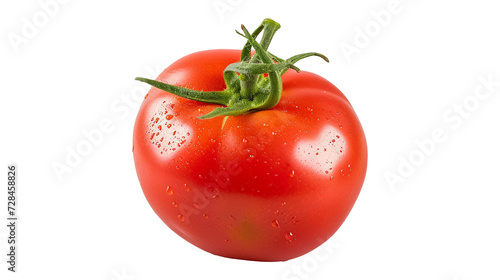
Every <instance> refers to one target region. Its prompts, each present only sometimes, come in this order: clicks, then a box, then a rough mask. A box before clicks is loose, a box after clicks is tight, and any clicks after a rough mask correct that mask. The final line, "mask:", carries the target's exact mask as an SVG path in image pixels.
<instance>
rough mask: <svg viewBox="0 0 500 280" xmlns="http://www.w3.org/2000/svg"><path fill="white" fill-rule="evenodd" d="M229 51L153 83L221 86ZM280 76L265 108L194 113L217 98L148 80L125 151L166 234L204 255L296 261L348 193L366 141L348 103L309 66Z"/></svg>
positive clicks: (342, 212)
mask: <svg viewBox="0 0 500 280" xmlns="http://www.w3.org/2000/svg"><path fill="white" fill-rule="evenodd" d="M240 54H241V50H226V49H219V50H207V51H201V52H197V53H193V54H190V55H187V56H185V57H183V58H181V59H179V60H178V61H176V62H175V63H173V64H172V65H170V66H169V67H168V68H166V69H165V70H164V71H163V73H161V74H160V75H159V77H158V78H157V79H156V81H159V82H163V83H166V84H170V85H174V86H178V87H182V88H189V89H192V90H199V91H205V92H207V91H223V90H225V89H226V83H225V80H224V78H223V75H221V73H223V72H224V70H225V69H226V67H228V65H230V64H232V63H235V62H238V61H239V59H240ZM266 76H267V75H266ZM281 79H282V88H283V89H282V94H281V98H280V100H279V102H278V103H277V104H276V105H275V106H274V107H273V108H271V109H266V110H260V111H256V112H251V113H246V114H242V115H236V116H232V115H227V116H217V117H213V118H207V119H200V118H199V117H200V116H202V115H205V114H208V113H210V112H211V111H213V110H214V109H216V108H218V107H221V106H220V105H216V104H209V103H204V102H200V101H195V100H190V99H186V98H184V97H180V96H176V95H174V94H171V93H169V92H166V91H163V90H161V89H158V88H156V87H153V88H151V90H150V91H149V93H148V94H147V96H146V98H145V99H144V102H143V104H142V106H141V108H140V110H139V113H138V116H137V120H136V123H135V127H134V138H133V154H134V160H135V166H136V170H137V175H138V178H139V181H140V184H141V186H142V189H143V192H144V195H145V197H146V198H147V200H148V202H149V204H150V205H151V207H152V208H153V209H154V211H155V212H156V214H157V215H158V216H159V217H160V218H161V219H162V220H163V222H165V224H167V225H168V227H169V228H170V229H171V230H173V231H174V232H175V233H177V234H178V235H179V236H181V237H182V238H184V239H185V240H187V241H188V242H190V243H192V244H194V245H195V246H197V247H199V248H201V249H203V250H205V251H208V252H210V253H213V254H216V255H220V256H224V257H230V258H238V259H246V260H258V261H283V260H288V259H292V258H295V257H298V256H300V255H303V254H305V253H307V252H309V251H311V250H313V249H314V248H316V247H318V246H319V245H321V244H322V243H323V242H325V241H326V240H327V239H328V238H330V237H331V236H332V235H333V234H334V233H335V231H337V229H338V228H339V227H340V226H341V224H342V223H343V221H344V220H345V219H346V217H347V215H348V214H349V212H350V210H351V208H352V207H353V205H354V203H355V201H356V198H357V197H358V194H359V192H360V190H361V187H362V184H363V181H364V177H365V173H366V167H367V145H366V140H365V136H364V132H363V129H362V127H361V124H360V122H359V120H358V118H357V116H356V114H355V112H354V110H353V108H352V106H351V104H350V103H349V101H348V100H347V99H346V97H345V96H344V95H343V94H342V93H341V92H340V91H339V90H338V89H337V88H336V87H335V86H334V85H333V84H331V83H330V82H329V81H327V80H326V79H324V78H322V77H320V76H318V75H315V74H313V73H309V72H305V71H301V72H300V73H297V72H294V71H292V70H289V71H287V72H286V73H284V74H283V76H282V77H281Z"/></svg>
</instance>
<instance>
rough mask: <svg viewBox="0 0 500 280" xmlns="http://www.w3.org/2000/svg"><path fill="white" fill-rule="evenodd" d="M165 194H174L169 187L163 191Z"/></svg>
mask: <svg viewBox="0 0 500 280" xmlns="http://www.w3.org/2000/svg"><path fill="white" fill-rule="evenodd" d="M165 192H166V193H167V194H168V195H173V194H174V190H173V189H172V188H171V187H170V186H167V189H166V190H165Z"/></svg>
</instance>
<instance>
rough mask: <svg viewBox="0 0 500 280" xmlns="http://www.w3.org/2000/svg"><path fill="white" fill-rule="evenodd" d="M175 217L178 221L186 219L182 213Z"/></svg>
mask: <svg viewBox="0 0 500 280" xmlns="http://www.w3.org/2000/svg"><path fill="white" fill-rule="evenodd" d="M177 219H179V221H181V222H184V221H185V220H186V218H185V217H184V215H179V216H177Z"/></svg>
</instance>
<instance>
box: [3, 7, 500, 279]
mask: <svg viewBox="0 0 500 280" xmlns="http://www.w3.org/2000/svg"><path fill="white" fill-rule="evenodd" d="M40 3H42V4H40ZM43 3H56V5H54V4H52V5H48V6H46V5H43ZM47 7H48V8H47ZM216 7H218V8H216ZM499 8H500V6H499V5H498V2H497V1H493V0H491V1H485V0H481V1H451V0H448V1H430V0H421V1H416V0H414V1H410V0H401V1H391V0H376V1H368V0H363V1H361V0H360V1H312V0H310V1H303V0H302V1H237V0H232V1H230V0H208V1H152V0H145V1H117V0H113V1H96V0H89V1H76V0H74V1H71V0H69V1H65V2H64V3H63V1H62V0H61V1H60V2H54V1H49V0H40V1H34V0H29V1H2V2H1V4H0V23H1V24H0V34H1V37H0V49H1V52H0V77H1V78H0V81H1V83H0V96H1V97H0V131H1V132H0V133H1V138H0V170H3V171H1V173H3V175H2V176H1V178H2V179H1V180H0V181H1V182H3V183H2V184H3V185H4V187H2V188H1V190H2V191H1V192H0V211H1V214H0V216H1V217H6V215H7V213H6V192H7V191H6V180H7V179H6V176H7V174H6V173H7V165H8V164H11V163H16V164H17V165H18V169H19V172H18V177H19V179H18V180H19V181H18V185H19V191H18V200H19V204H18V217H19V221H18V223H19V228H18V229H19V231H18V242H19V245H18V252H17V253H18V267H17V269H18V272H17V273H15V274H14V273H10V272H7V264H6V263H5V262H4V261H2V264H1V265H0V278H1V279H9V280H10V279H106V280H130V279H136V280H146V279H147V280H153V279H241V280H243V279H252V280H254V279H276V280H278V279H342V280H347V279H385V280H390V279H398V280H399V279H427V280H432V279H439V280H447V279H448V280H466V279H470V280H472V279H500V271H499V270H498V264H499V263H500V253H499V252H500V215H499V213H500V203H498V200H499V198H500V190H499V188H500V180H499V179H498V174H499V172H500V162H499V158H500V147H499V143H500V133H499V127H500V126H499V121H500V110H499V105H500V96H499V95H500V86H499V85H498V82H500V64H499V63H500V51H499V50H500V36H499V34H498V28H499V27H500V17H499V14H498V11H499V10H500V9H499ZM387 13H389V14H390V18H389V17H387ZM377 15H379V16H377ZM383 15H385V17H384V16H383ZM265 17H270V18H272V19H274V20H276V21H278V22H279V23H281V25H282V29H281V30H280V31H279V32H278V33H277V35H276V37H275V40H274V42H273V43H272V44H271V47H270V51H271V52H273V53H275V54H277V55H279V56H281V57H288V56H290V55H293V54H297V53H301V52H307V51H317V52H321V53H323V54H325V55H327V56H328V57H329V58H330V61H331V63H329V64H327V63H324V62H323V61H321V60H320V59H317V58H310V59H307V60H304V61H302V62H299V63H298V64H297V66H299V67H300V68H301V69H303V70H308V71H311V72H315V73H318V74H320V75H322V76H324V77H326V78H327V79H328V80H330V81H331V82H332V83H334V84H335V85H336V86H337V87H338V88H340V89H341V90H342V91H343V92H344V94H345V95H346V96H347V97H348V99H349V100H350V101H351V103H352V104H353V106H354V108H355V110H356V112H357V114H358V116H359V118H360V120H361V122H362V124H363V126H364V129H365V132H366V135H367V139H368V146H369V166H368V173H367V177H366V181H365V184H364V187H363V190H362V192H361V195H360V197H359V199H358V201H357V203H356V205H355V207H354V209H353V211H352V212H351V214H350V216H349V217H348V219H347V220H346V222H345V223H344V224H343V226H342V227H341V228H340V230H339V231H338V232H337V233H336V234H335V235H334V237H332V238H331V240H330V241H329V243H328V245H324V246H322V247H320V248H319V249H318V250H316V251H315V252H312V253H310V254H307V255H305V256H303V257H299V258H297V259H294V260H291V261H288V262H278V263H260V262H249V261H241V260H232V259H226V258H221V257H217V256H214V255H211V254H209V253H206V252H204V251H202V250H200V249H198V248H196V247H194V246H192V245H191V244H189V243H187V242H185V241H184V240H182V239H181V238H180V237H178V236H176V235H175V234H174V233H173V232H172V231H170V230H169V229H168V227H167V226H165V225H164V224H163V223H162V222H161V221H160V220H159V219H158V218H157V217H156V215H155V214H154V212H153V211H152V209H151V208H150V207H149V205H148V204H147V202H146V200H145V198H144V196H143V194H142V191H141V188H140V185H139V183H138V180H137V177H136V174H135V169H134V164H133V157H132V152H131V150H132V129H133V124H134V120H135V115H136V113H137V111H138V108H139V106H140V102H141V99H142V98H143V96H144V94H145V93H146V90H147V88H145V87H144V86H143V85H141V84H140V83H139V82H136V81H134V77H136V76H146V77H150V78H155V77H156V75H158V74H159V73H160V72H161V70H162V69H164V68H165V67H167V66H168V65H169V64H170V63H172V62H174V61H175V60H176V59H178V58H180V57H182V56H184V55H187V54H189V53H191V52H195V51H198V50H204V49H213V48H241V46H243V44H244V40H243V38H241V37H240V36H238V35H236V34H235V32H234V30H235V29H238V28H239V26H240V24H242V23H244V24H245V25H246V26H247V27H248V28H249V29H253V28H255V27H256V26H257V25H258V24H260V22H261V20H262V19H264V18H265ZM377 18H378V21H377ZM31 24H33V25H34V26H31V28H30V26H29V25H31ZM23 32H24V34H23ZM361 33H363V34H365V35H361ZM364 36H367V37H364ZM13 38H15V39H16V40H14V43H13V41H12V40H13ZM16 42H17V43H16ZM347 45H350V46H351V50H353V48H356V52H355V53H352V54H350V55H349V54H346V53H345V52H344V51H343V50H342V49H343V48H346V46H347ZM481 79H486V80H488V79H491V80H492V81H498V82H494V83H496V85H495V86H493V87H491V88H490V90H491V92H488V91H487V90H486V89H485V88H484V87H483V86H482V83H481V82H480V80H481ZM478 88H479V91H478V92H479V93H481V94H483V95H481V96H480V97H481V98H480V99H478V97H476V96H475V95H474V93H475V91H476V89H478ZM464 102H465V107H464V106H463V104H464ZM462 107H463V108H465V109H464V112H463V115H460V114H459V113H458V111H457V110H460V108H462ZM103 121H104V122H106V121H108V122H110V123H111V125H112V130H111V131H108V132H106V133H104V135H103V138H102V141H101V142H99V143H97V144H96V145H93V146H92V150H91V151H90V152H89V153H88V155H86V156H84V157H83V158H82V160H81V161H80V162H78V163H77V164H73V165H74V166H73V167H69V169H70V170H71V172H67V173H64V174H63V175H62V176H61V178H58V176H57V175H56V173H55V172H54V169H53V165H54V164H57V163H60V164H66V157H67V156H68V153H69V152H68V151H69V150H71V149H73V150H74V149H76V147H77V146H78V145H82V144H81V143H83V142H84V141H87V140H86V138H85V135H84V131H93V130H95V129H98V128H99V125H100V123H101V122H103ZM435 131H438V132H439V131H441V134H442V136H441V137H442V138H443V139H444V140H443V139H441V140H443V141H440V143H434V145H435V146H434V147H432V145H431V144H429V141H430V140H424V139H430V137H431V136H432V135H433V133H437V132H435ZM419 141H420V142H422V141H423V143H427V146H425V147H427V151H426V152H427V153H426V154H424V151H422V148H419V146H418V145H417V144H416V143H417V142H419ZM405 161H408V162H409V165H411V166H410V167H409V166H408V163H407V166H405V167H404V168H403V167H401V164H402V162H405ZM398 168H399V170H398ZM388 174H392V176H400V179H402V181H398V182H393V184H390V183H389V182H388V181H387V179H386V176H387V175H388ZM6 223H7V222H6V220H5V218H2V222H1V224H2V226H1V227H0V252H1V254H2V257H0V259H1V260H5V259H6V254H7V242H6V238H7V237H8V232H7V227H6V226H5V225H4V224H6ZM325 246H326V247H325Z"/></svg>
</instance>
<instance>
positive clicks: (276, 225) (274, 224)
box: [271, 220, 280, 228]
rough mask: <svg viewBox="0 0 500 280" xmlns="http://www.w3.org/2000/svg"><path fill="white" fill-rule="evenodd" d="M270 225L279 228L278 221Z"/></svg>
mask: <svg viewBox="0 0 500 280" xmlns="http://www.w3.org/2000/svg"><path fill="white" fill-rule="evenodd" d="M271 225H272V226H273V227H275V228H280V224H279V223H278V220H274V221H272V223H271Z"/></svg>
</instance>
